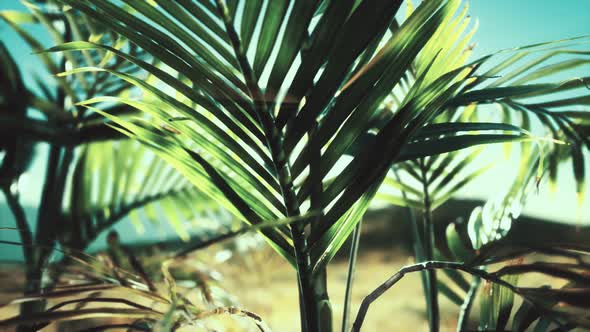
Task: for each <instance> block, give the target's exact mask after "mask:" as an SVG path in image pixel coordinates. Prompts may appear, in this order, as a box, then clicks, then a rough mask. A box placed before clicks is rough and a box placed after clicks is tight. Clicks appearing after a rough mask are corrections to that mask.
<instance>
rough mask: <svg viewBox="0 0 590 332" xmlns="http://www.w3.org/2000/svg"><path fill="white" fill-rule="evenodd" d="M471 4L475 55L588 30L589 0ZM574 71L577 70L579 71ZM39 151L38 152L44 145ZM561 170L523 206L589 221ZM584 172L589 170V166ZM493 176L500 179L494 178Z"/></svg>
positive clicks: (36, 182)
mask: <svg viewBox="0 0 590 332" xmlns="http://www.w3.org/2000/svg"><path fill="white" fill-rule="evenodd" d="M273 1H274V0H273ZM414 2H417V1H414ZM470 6H471V7H470V8H471V9H470V13H471V15H472V16H473V17H476V18H478V19H479V29H478V31H477V33H476V35H475V37H474V40H475V41H477V47H476V48H475V50H474V55H475V56H476V57H478V56H480V55H484V54H487V53H490V52H493V51H496V50H499V49H505V48H510V47H514V46H518V45H526V44H532V43H537V42H543V41H548V40H555V39H562V38H568V37H573V36H581V35H588V34H590V0H473V1H471V5H470ZM23 8H24V7H23V6H22V5H21V4H19V3H18V1H17V0H0V10H4V9H23ZM31 32H32V33H33V34H35V35H38V34H41V33H43V30H42V29H36V30H31ZM0 38H1V40H2V41H3V42H4V43H5V44H7V47H8V48H9V50H10V51H11V52H12V54H13V55H14V56H15V57H16V58H17V59H18V60H19V62H20V65H21V69H22V70H23V71H24V72H26V73H32V72H37V73H39V70H38V68H39V66H38V63H37V62H36V59H35V56H33V55H31V54H30V50H29V49H27V48H26V46H25V44H24V43H23V42H22V41H21V40H19V39H18V38H17V37H16V36H15V34H14V33H13V32H12V31H11V30H10V29H9V28H8V27H7V26H6V25H5V24H3V23H0ZM45 40H49V39H48V38H45ZM46 46H50V44H48V45H46ZM589 47H590V46H589ZM585 69H586V70H587V69H588V67H585ZM574 75H576V76H580V75H584V73H581V72H579V73H574ZM585 75H586V76H587V75H588V73H585ZM40 152H43V149H41V150H40ZM496 152H497V153H498V155H499V154H500V153H501V151H500V149H498V150H497V151H496ZM497 157H498V156H497V155H495V156H493V158H497ZM504 164H506V165H503V166H501V167H498V168H497V169H496V170H495V171H494V172H491V173H490V174H489V175H487V176H486V177H484V178H482V179H480V180H479V181H478V182H476V184H475V185H474V186H470V189H469V190H464V191H463V192H462V193H461V195H462V196H464V197H478V198H487V197H489V196H490V195H492V194H494V193H496V192H501V191H502V189H503V188H504V186H505V185H506V184H508V183H509V180H508V177H509V176H508V174H511V172H512V171H513V169H514V164H513V163H510V162H506V163H504ZM42 173H43V164H41V163H36V164H35V165H34V166H33V169H32V171H31V172H30V174H31V175H30V176H29V177H28V178H25V179H24V183H23V185H24V187H25V188H23V197H22V199H23V201H24V203H25V204H35V203H36V202H37V199H38V198H37V196H38V192H39V189H40V183H41V179H42V176H41V175H42ZM562 173H563V176H562V177H561V179H562V180H563V181H562V182H560V186H559V188H558V191H557V192H556V193H554V194H550V193H548V190H547V189H546V187H547V186H545V187H541V190H540V193H539V194H538V195H534V197H532V198H531V200H530V202H529V204H528V205H527V209H526V210H525V211H526V212H528V213H530V214H534V215H538V216H543V217H549V218H555V219H559V220H564V221H570V222H573V221H576V220H577V219H580V216H581V218H582V220H581V221H582V222H584V223H590V204H585V205H586V206H584V207H583V208H582V209H581V210H580V208H579V206H578V205H577V204H576V196H575V194H574V182H573V179H571V177H570V176H569V174H570V173H571V171H570V170H569V169H566V170H564V171H562ZM586 173H587V174H589V176H590V167H588V166H587V171H586ZM498 179H503V181H497V180H498ZM588 182H590V181H588ZM586 197H587V200H586V203H587V202H588V199H590V194H588V193H587V194H586ZM2 200H3V198H0V202H1V201H2Z"/></svg>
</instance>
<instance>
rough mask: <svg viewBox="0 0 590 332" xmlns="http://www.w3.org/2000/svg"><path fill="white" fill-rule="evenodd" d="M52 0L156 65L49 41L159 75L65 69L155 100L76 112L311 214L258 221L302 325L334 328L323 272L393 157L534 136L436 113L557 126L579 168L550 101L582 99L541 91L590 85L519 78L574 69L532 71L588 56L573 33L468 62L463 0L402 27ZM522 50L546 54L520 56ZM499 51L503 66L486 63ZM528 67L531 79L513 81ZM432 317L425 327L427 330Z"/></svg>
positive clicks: (292, 5) (286, 10)
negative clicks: (495, 112)
mask: <svg viewBox="0 0 590 332" xmlns="http://www.w3.org/2000/svg"><path fill="white" fill-rule="evenodd" d="M60 2H62V3H63V4H65V5H68V6H71V7H73V8H75V9H77V10H80V11H81V12H83V13H85V14H86V15H88V16H91V17H93V18H95V19H96V20H97V21H100V22H102V23H103V24H104V25H105V26H108V27H109V28H110V29H112V30H113V31H114V32H115V33H117V34H119V35H121V36H123V37H125V38H126V39H127V40H129V41H130V42H131V43H132V44H133V45H137V47H138V48H140V49H141V50H143V51H145V52H146V53H148V54H150V56H152V57H153V58H154V59H156V60H157V61H158V64H157V65H154V64H152V63H150V62H148V61H145V60H144V59H142V58H141V57H137V56H135V55H134V54H131V53H129V52H126V51H125V50H121V49H119V48H117V47H113V46H112V45H108V44H104V43H98V42H95V41H87V42H81V41H78V42H71V43H65V44H62V45H59V46H57V47H55V48H53V49H52V50H51V51H60V52H66V54H68V53H69V52H71V51H89V50H94V51H96V52H108V53H110V54H114V55H115V56H116V57H119V58H121V59H124V60H126V63H128V64H133V65H135V66H137V67H139V68H141V69H143V70H144V71H146V72H148V73H150V74H151V75H152V76H153V78H154V79H153V80H148V81H146V80H143V79H141V78H140V77H138V76H137V75H134V74H133V73H126V72H122V71H120V70H117V69H112V68H107V67H103V66H92V67H88V68H77V69H74V70H70V71H68V72H66V73H64V74H63V75H61V77H65V76H68V75H83V74H89V73H93V74H99V73H110V74H112V75H114V76H116V77H118V78H120V79H121V80H123V81H125V82H127V83H129V84H131V85H133V86H134V87H135V88H136V89H137V90H138V91H141V93H142V94H143V95H144V96H146V97H147V98H148V100H150V102H146V101H145V100H138V99H134V98H128V97H125V96H118V97H117V96H115V97H108V96H97V97H94V98H90V99H88V100H83V101H80V102H79V103H77V105H79V106H82V105H83V106H86V107H87V108H89V109H91V110H94V111H96V112H97V113H101V114H104V115H105V116H106V117H107V118H108V119H109V120H110V121H112V123H114V124H116V128H117V129H118V130H119V131H120V132H122V133H124V134H125V135H128V136H130V137H133V138H135V139H138V140H140V141H141V142H143V143H145V144H147V145H149V146H151V147H152V148H153V149H154V151H156V152H157V153H158V154H159V155H160V156H161V157H162V158H163V159H165V160H167V161H168V162H170V163H171V164H172V165H173V166H174V167H175V168H177V169H178V170H179V171H180V172H182V173H183V174H184V175H185V176H186V177H187V178H188V179H189V180H190V181H191V182H192V183H193V184H194V185H195V186H197V187H198V188H199V189H200V190H202V191H203V192H204V193H206V194H207V195H209V196H210V197H212V198H213V199H214V200H215V201H217V202H219V204H221V205H222V206H224V207H226V208H227V209H228V210H229V211H231V212H232V213H234V214H235V215H236V216H237V217H238V218H240V219H242V220H244V221H245V222H247V223H249V224H252V225H258V224H261V223H262V222H264V221H269V220H279V219H283V218H290V217H302V216H303V217H305V216H306V215H308V214H309V213H312V214H314V213H318V212H320V213H321V215H320V216H314V217H308V218H304V219H303V221H300V222H296V223H293V224H290V225H288V226H287V225H277V227H276V228H272V229H269V228H264V229H262V230H261V233H262V234H263V235H264V236H265V237H266V239H267V241H268V242H269V244H270V245H271V246H272V247H273V248H274V249H275V250H276V251H277V252H278V253H279V254H280V255H282V256H283V257H284V258H285V259H286V260H287V261H288V262H290V263H291V264H292V265H293V267H294V268H295V270H296V272H297V277H298V285H299V298H300V312H301V322H302V330H304V331H329V330H331V308H330V301H329V298H328V294H327V288H326V266H327V264H328V262H329V261H330V260H331V259H332V258H333V257H334V255H335V253H336V252H337V251H338V249H339V248H340V247H341V246H342V244H343V243H344V242H345V240H346V239H347V238H348V237H349V235H350V234H351V232H352V231H353V229H354V228H355V226H356V225H357V223H358V222H359V220H360V217H361V216H362V214H363V213H364V211H365V210H366V209H367V208H368V205H369V202H370V201H371V199H372V198H373V197H374V195H375V193H376V192H377V190H378V188H379V187H380V185H381V183H382V182H383V179H384V178H385V176H386V175H387V172H388V171H389V170H390V167H391V166H392V165H393V164H396V163H399V162H401V161H405V160H420V158H425V157H428V156H432V155H438V154H441V153H445V152H451V151H456V150H459V149H462V148H466V147H470V146H474V145H480V144H488V143H496V142H510V141H531V140H539V139H538V138H536V137H535V136H533V135H531V134H530V133H529V132H528V131H526V130H524V129H523V128H519V127H515V126H512V125H508V124H503V123H501V122H497V123H486V122H472V120H470V119H467V120H466V121H463V122H457V121H456V119H455V118H452V117H447V118H441V119H444V121H442V122H439V121H437V119H439V117H440V116H441V115H442V114H445V113H446V112H449V111H452V110H454V109H456V108H464V107H466V106H469V105H476V106H478V105H480V104H489V103H499V104H501V105H503V106H504V107H506V108H508V109H510V110H512V111H518V112H522V113H527V112H533V113H535V114H542V117H545V118H547V119H548V120H549V119H550V120H549V121H553V122H551V124H552V125H551V126H550V127H551V128H555V126H556V124H557V125H558V126H559V128H560V129H559V130H563V131H564V132H565V130H566V129H567V132H568V133H571V136H572V137H576V141H575V143H576V145H575V146H576V147H577V148H576V149H574V151H577V152H576V153H574V160H577V164H578V165H579V163H580V160H582V159H581V157H580V151H581V147H582V146H583V145H584V144H585V145H586V146H587V145H588V144H587V143H588V139H587V131H582V130H581V129H583V128H582V127H581V126H579V125H576V124H575V123H574V120H575V119H576V118H578V117H579V114H571V113H564V112H553V111H550V110H549V109H550V108H553V107H560V106H568V105H580V104H582V105H585V104H587V97H586V96H584V97H580V98H578V97H576V98H573V99H571V98H569V99H568V98H563V99H561V98H560V97H555V96H553V97H551V96H552V94H555V93H559V92H567V91H579V90H576V89H583V88H584V87H585V86H587V85H588V78H586V77H584V78H575V79H571V80H567V81H563V82H550V83H538V84H530V82H531V81H532V80H534V79H538V78H543V77H545V76H547V75H550V74H555V73H559V72H562V71H564V70H566V69H567V68H572V66H571V65H567V66H557V65H555V66H549V67H546V68H543V69H539V70H533V71H531V69H532V68H533V66H534V65H537V64H539V63H542V62H544V61H545V60H547V59H549V58H551V57H552V56H555V55H557V54H564V53H565V54H569V55H570V56H572V57H573V58H574V59H576V60H579V59H583V57H584V56H585V55H587V54H586V53H584V52H577V51H568V50H567V48H566V47H567V46H568V43H570V42H571V41H573V40H568V41H561V42H554V43H547V44H540V45H532V46H527V47H522V48H517V49H513V50H507V51H504V52H500V53H499V55H489V56H486V57H483V58H480V59H477V60H475V61H472V62H468V63H467V62H465V60H464V58H466V57H467V56H468V54H469V47H468V40H469V36H468V35H464V34H463V28H462V24H463V22H464V21H462V20H453V18H454V17H455V15H457V11H458V10H459V8H460V6H461V1H460V0H436V1H424V2H422V3H421V4H420V5H419V6H418V7H417V8H416V9H415V10H414V11H413V12H412V13H411V15H410V16H409V17H408V18H407V19H406V20H405V21H403V22H402V23H401V24H400V23H398V21H397V20H396V13H397V12H398V10H399V8H400V7H401V5H402V1H401V0H399V1H398V0H394V1H392V0H387V1H378V0H375V1H372V0H364V1H363V0H339V1H335V0H334V1H330V0H311V1H310V0H305V1H303V0H301V1H299V0H294V1H262V0H248V1H237V0H228V1H224V0H217V1H214V2H213V1H208V0H199V1H190V0H177V1H171V0H154V1H143V0H122V1H108V0H98V1H78V0H60ZM459 15H462V14H460V13H459ZM461 17H462V16H461ZM451 27H453V28H451ZM556 49H558V50H556ZM527 54H542V57H541V58H540V59H538V60H535V62H533V63H530V64H527V65H524V66H517V65H515V63H516V62H517V60H519V59H521V58H522V57H523V56H525V55H527ZM502 55H506V56H507V59H506V60H505V61H503V62H501V63H500V64H496V65H492V68H491V69H489V70H484V69H485V67H486V65H488V64H494V61H495V60H496V59H497V58H498V56H502ZM572 61H573V60H572ZM579 61H583V60H579ZM505 72H508V74H506V75H504V76H502V77H498V76H497V75H499V74H502V73H505ZM523 73H525V75H527V76H525V77H526V79H525V78H521V79H516V80H511V79H512V78H513V77H514V75H519V74H523ZM400 88H405V89H407V94H406V95H405V96H404V97H403V99H401V100H399V102H398V103H396V105H395V107H391V108H383V107H382V105H384V103H387V102H388V98H390V96H391V93H392V91H394V92H395V91H396V89H400ZM545 96H548V97H551V99H550V101H549V102H547V103H536V104H525V103H523V102H522V100H526V99H527V98H533V97H535V98H536V97H545ZM154 99H155V100H157V101H158V103H153V102H151V100H154ZM105 103H107V104H108V103H118V104H120V105H128V106H130V107H132V108H135V109H137V110H140V111H142V112H143V113H144V114H145V117H144V118H141V119H137V120H134V119H132V120H130V119H125V118H123V117H121V116H119V115H118V114H114V113H113V112H110V111H109V110H108V109H104V108H103V107H101V106H100V104H103V105H104V104H105ZM97 104H98V105H97ZM545 110H546V111H545ZM542 117H540V118H542ZM525 128H526V127H525ZM576 156H577V157H576ZM577 169H579V167H577ZM578 178H580V174H579V172H578ZM314 215H315V214H314ZM428 248H430V249H428V250H426V251H427V253H426V259H431V258H432V257H433V256H432V245H429V246H428ZM437 266H438V265H437ZM433 268H435V267H433V266H431V265H428V266H427V267H425V269H427V270H429V271H430V270H431V269H433ZM433 281H435V278H434V277H433V278H431V281H430V282H431V283H432V282H433ZM431 289H433V287H431ZM434 311H435V309H434V308H433V309H432V310H431V312H432V313H431V317H432V318H431V320H430V321H431V329H432V330H437V328H438V322H437V319H436V314H435V313H434Z"/></svg>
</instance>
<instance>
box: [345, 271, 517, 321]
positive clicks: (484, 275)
mask: <svg viewBox="0 0 590 332" xmlns="http://www.w3.org/2000/svg"><path fill="white" fill-rule="evenodd" d="M435 269H449V270H459V271H463V272H467V273H469V274H471V275H474V276H477V277H480V278H481V279H484V280H488V281H490V282H493V283H496V284H498V285H501V286H504V287H507V288H508V289H510V290H511V291H512V292H514V293H516V294H519V291H518V289H517V288H516V287H515V286H514V285H512V284H510V283H508V282H506V281H504V280H502V279H500V278H498V277H496V276H495V275H493V274H491V273H488V272H486V271H484V270H481V269H477V268H470V267H468V266H465V265H464V264H463V263H457V262H446V261H428V262H423V263H418V264H414V265H408V266H405V267H403V268H401V269H400V270H399V271H398V272H397V273H395V274H394V275H393V276H391V277H390V278H389V279H387V280H386V281H385V282H384V283H382V284H381V285H380V286H379V287H377V288H376V289H375V290H374V291H373V292H371V294H369V295H367V297H365V299H364V300H363V302H362V303H361V307H360V308H359V311H358V314H357V316H356V319H355V321H354V324H353V326H352V331H355V332H356V331H360V329H361V327H362V325H363V321H364V320H365V316H366V315H367V312H368V310H369V306H370V305H371V303H373V302H374V301H375V300H377V299H378V298H379V297H380V296H381V295H383V294H384V293H385V292H386V291H387V290H389V289H390V288H391V287H392V286H393V285H395V284H396V283H397V282H398V281H400V280H401V279H402V278H403V277H404V276H405V275H406V274H407V273H411V272H418V271H424V270H435Z"/></svg>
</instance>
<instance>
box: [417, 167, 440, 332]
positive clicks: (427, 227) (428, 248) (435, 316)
mask: <svg viewBox="0 0 590 332" xmlns="http://www.w3.org/2000/svg"><path fill="white" fill-rule="evenodd" d="M419 162H420V173H421V177H422V185H423V193H424V211H423V218H424V242H423V243H424V251H425V253H424V254H425V259H426V260H427V261H432V260H433V259H434V225H433V223H432V207H431V202H430V193H429V190H428V185H429V182H428V178H427V175H426V166H425V163H424V159H423V158H422V159H420V161H419ZM427 274H428V278H427V282H428V299H429V301H428V304H429V306H428V325H429V327H430V331H431V332H438V330H439V321H440V315H439V307H438V285H437V280H436V271H435V270H428V272H427Z"/></svg>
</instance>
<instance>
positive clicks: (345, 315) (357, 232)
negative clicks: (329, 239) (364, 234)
mask: <svg viewBox="0 0 590 332" xmlns="http://www.w3.org/2000/svg"><path fill="white" fill-rule="evenodd" d="M362 223H363V221H362V219H361V220H360V221H359V223H358V224H357V225H356V227H355V228H354V231H353V233H352V245H351V247H350V257H349V258H348V274H347V276H346V292H345V293H344V310H343V311H342V332H348V323H349V320H350V303H351V297H352V283H353V282H354V271H355V267H356V258H357V254H358V248H359V242H360V241H359V239H360V238H361V224H362Z"/></svg>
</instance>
